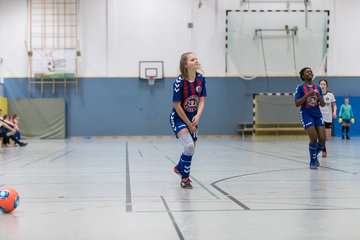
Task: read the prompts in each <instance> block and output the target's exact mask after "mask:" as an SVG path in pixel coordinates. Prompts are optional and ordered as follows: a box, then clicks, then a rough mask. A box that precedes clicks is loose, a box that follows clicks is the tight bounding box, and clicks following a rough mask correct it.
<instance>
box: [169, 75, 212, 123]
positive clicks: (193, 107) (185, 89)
mask: <svg viewBox="0 0 360 240" xmlns="http://www.w3.org/2000/svg"><path fill="white" fill-rule="evenodd" d="M205 85H206V81H205V77H203V76H202V75H200V74H196V77H195V81H193V82H189V81H185V80H183V79H182V78H181V76H179V77H177V78H176V80H175V82H174V84H173V102H181V107H182V109H183V110H184V112H185V114H186V116H187V117H188V118H189V120H190V121H191V120H192V118H193V117H194V116H195V115H196V114H197V110H198V105H199V102H200V98H201V97H206V86H205ZM172 112H173V113H174V117H175V118H180V117H179V116H178V114H177V113H176V111H175V109H174V108H173V109H172Z"/></svg>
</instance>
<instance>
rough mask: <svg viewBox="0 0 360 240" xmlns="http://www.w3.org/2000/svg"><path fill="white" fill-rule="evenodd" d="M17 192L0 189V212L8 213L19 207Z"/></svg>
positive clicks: (9, 188)
mask: <svg viewBox="0 0 360 240" xmlns="http://www.w3.org/2000/svg"><path fill="white" fill-rule="evenodd" d="M19 201H20V197H19V194H18V192H17V191H16V190H15V189H13V188H11V187H4V188H0V211H2V212H4V213H10V212H12V211H14V210H15V209H16V208H17V206H19Z"/></svg>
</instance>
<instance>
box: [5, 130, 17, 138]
mask: <svg viewBox="0 0 360 240" xmlns="http://www.w3.org/2000/svg"><path fill="white" fill-rule="evenodd" d="M14 134H15V132H14V131H10V132H7V133H6V136H7V137H10V136H12V135H14Z"/></svg>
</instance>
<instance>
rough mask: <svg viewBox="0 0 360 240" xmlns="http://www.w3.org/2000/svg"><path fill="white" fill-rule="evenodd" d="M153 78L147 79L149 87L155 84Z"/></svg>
mask: <svg viewBox="0 0 360 240" xmlns="http://www.w3.org/2000/svg"><path fill="white" fill-rule="evenodd" d="M155 79H156V78H155V77H154V76H150V77H148V79H147V80H148V84H149V86H153V85H154V84H155Z"/></svg>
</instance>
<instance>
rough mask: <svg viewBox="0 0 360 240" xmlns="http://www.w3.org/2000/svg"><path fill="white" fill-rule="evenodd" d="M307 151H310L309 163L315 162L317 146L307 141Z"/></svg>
mask: <svg viewBox="0 0 360 240" xmlns="http://www.w3.org/2000/svg"><path fill="white" fill-rule="evenodd" d="M309 153H310V164H316V162H317V155H318V148H317V146H316V144H311V143H309Z"/></svg>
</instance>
